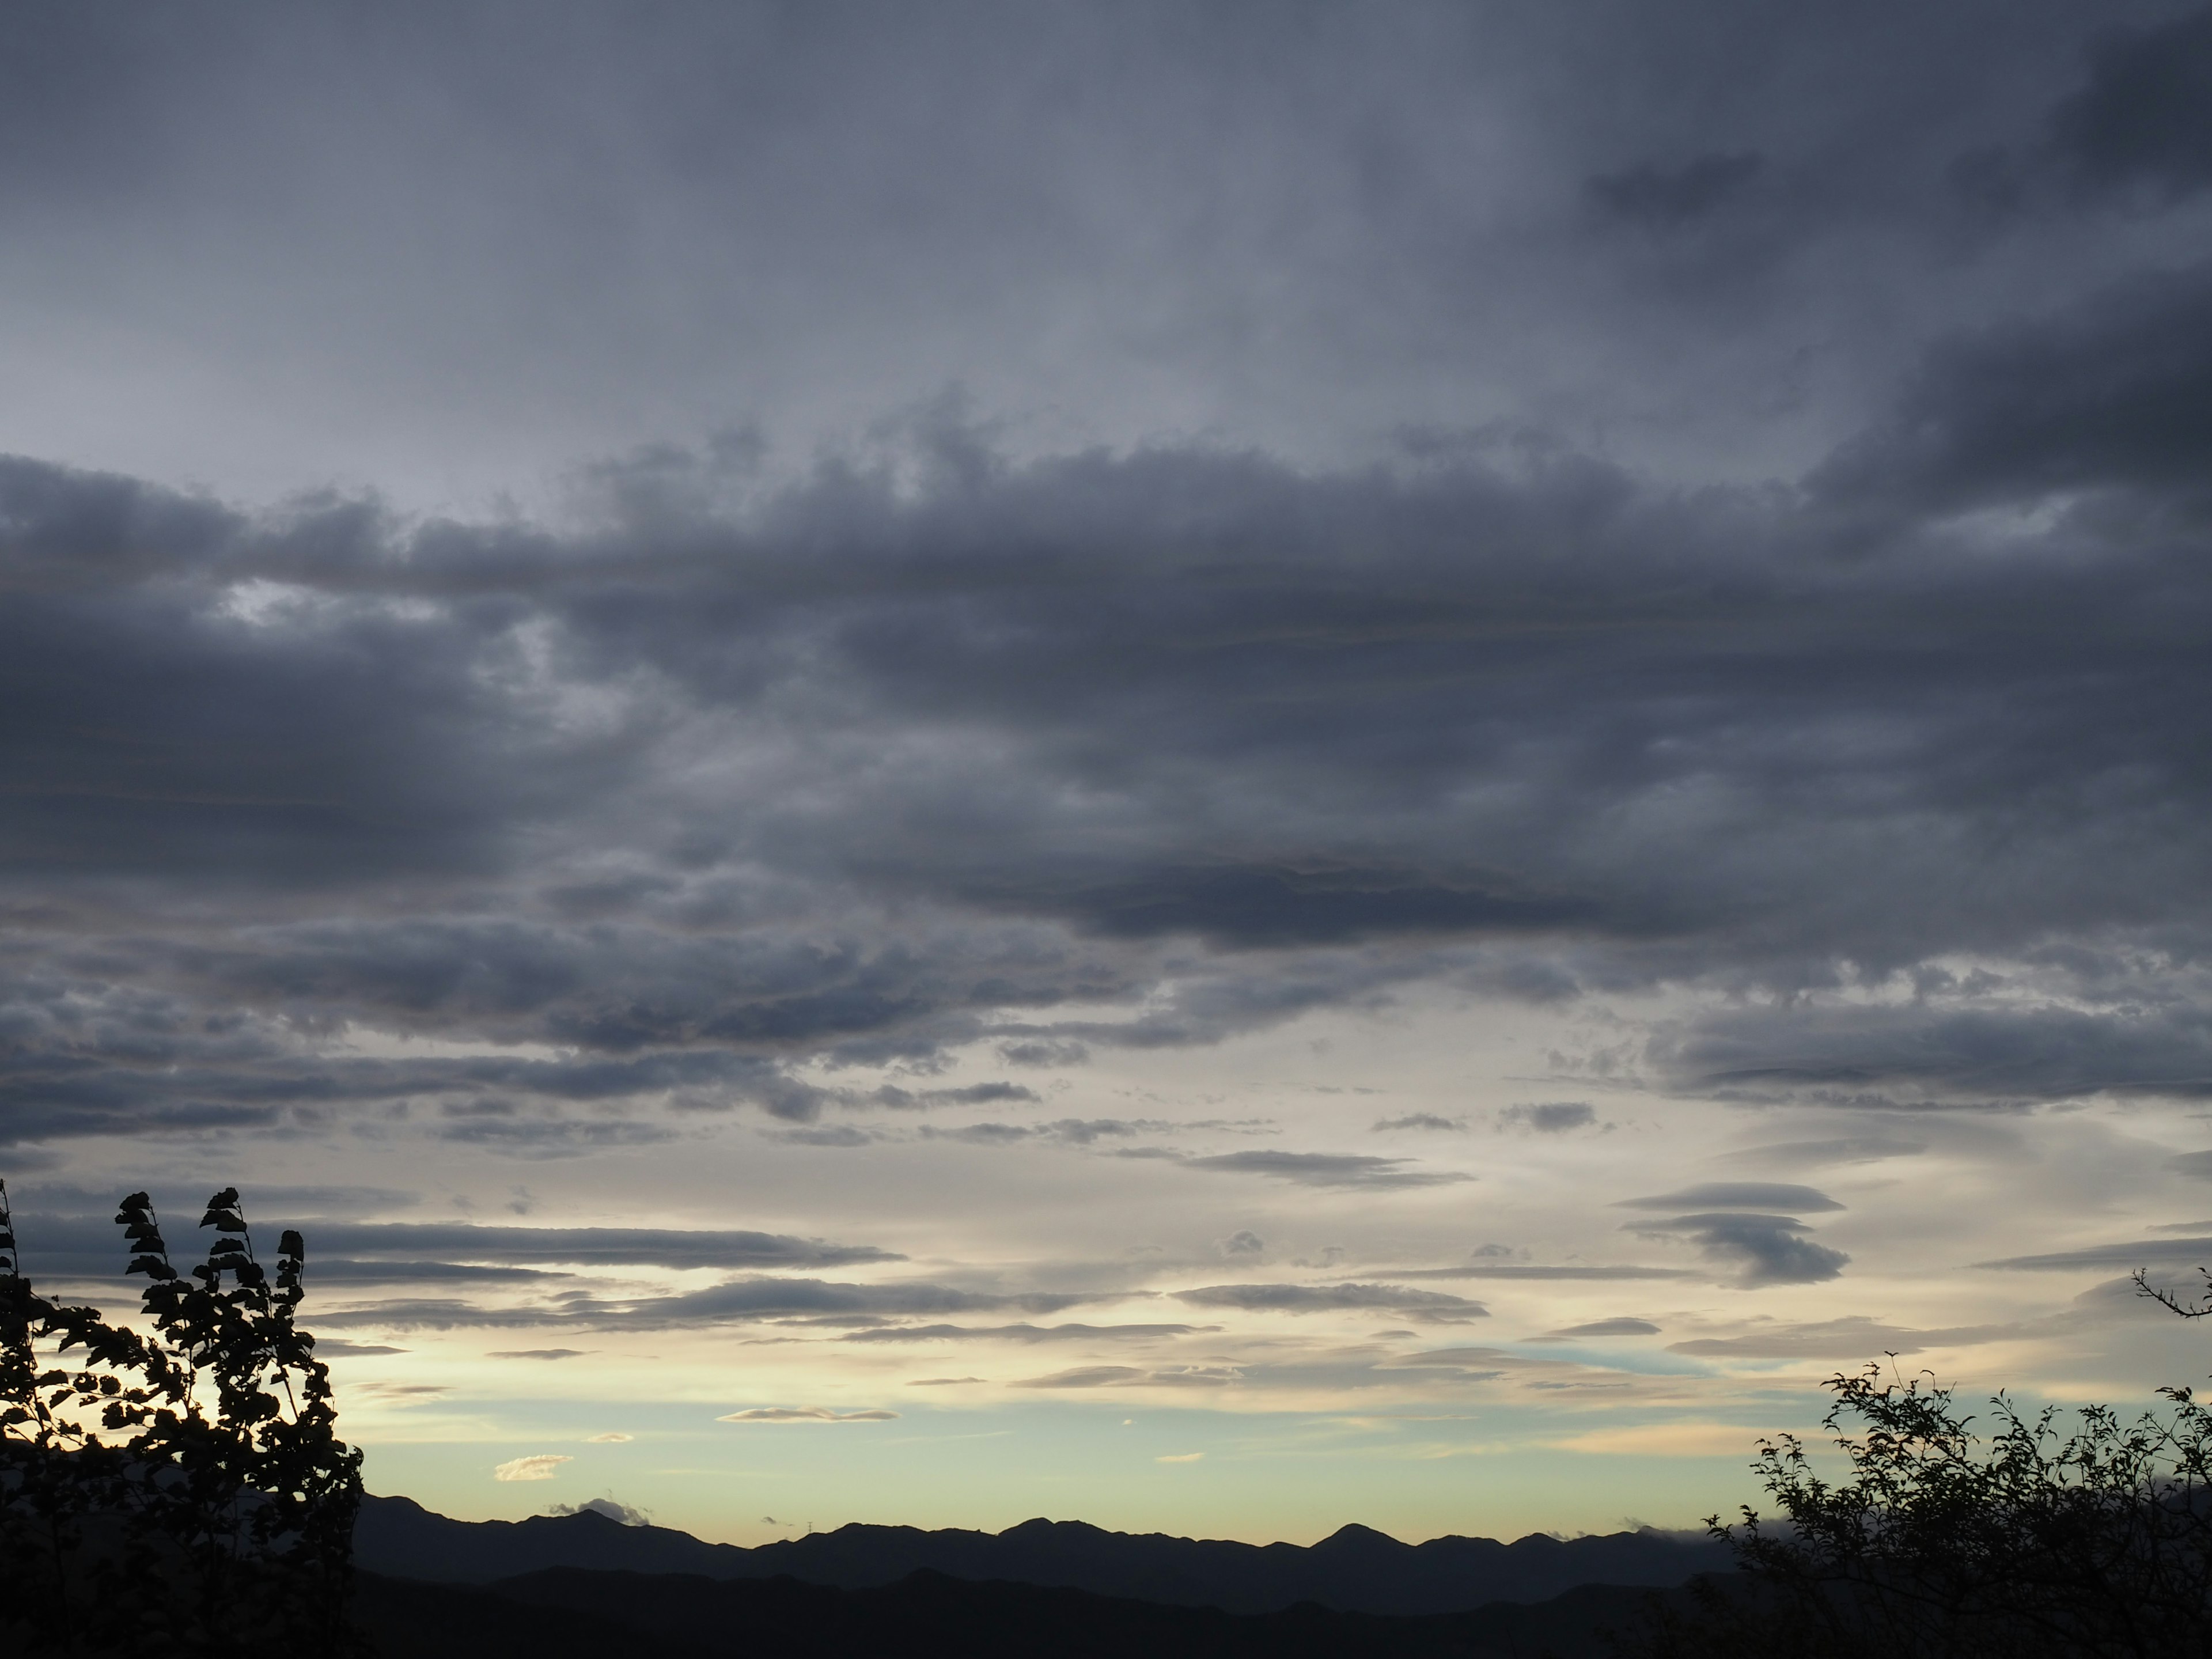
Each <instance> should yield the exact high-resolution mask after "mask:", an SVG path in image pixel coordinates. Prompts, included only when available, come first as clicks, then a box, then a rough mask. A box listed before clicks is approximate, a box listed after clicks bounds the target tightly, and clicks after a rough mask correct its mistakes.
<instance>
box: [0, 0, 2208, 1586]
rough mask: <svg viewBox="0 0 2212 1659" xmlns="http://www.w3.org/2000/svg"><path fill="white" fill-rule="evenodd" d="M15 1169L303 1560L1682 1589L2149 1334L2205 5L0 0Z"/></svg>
mask: <svg viewBox="0 0 2212 1659" xmlns="http://www.w3.org/2000/svg"><path fill="white" fill-rule="evenodd" d="M0 227H4V234H0V456H4V459H0V711H4V712H0V779H4V783H3V784H0V927H4V929H5V950H4V952H0V1176H4V1178H5V1179H6V1180H7V1182H8V1185H9V1193H10V1195H11V1197H12V1198H13V1200H14V1202H15V1213H16V1217H17V1224H18V1225H17V1229H16V1231H17V1233H18V1236H19V1238H20V1240H21V1247H22V1254H23V1263H24V1267H25V1270H26V1271H27V1273H31V1274H32V1275H33V1278H34V1279H36V1280H37V1281H38V1282H40V1283H41V1284H42V1285H47V1286H50V1287H52V1288H54V1289H57V1290H60V1289H67V1290H69V1291H71V1292H72V1293H77V1292H82V1294H84V1295H86V1296H88V1297H93V1298H94V1299H104V1301H105V1302H106V1304H107V1305H109V1306H110V1307H111V1308H113V1307H116V1306H120V1305H125V1304H126V1303H127V1298H128V1295H129V1292H128V1291H127V1289H126V1288H125V1285H124V1281H123V1280H122V1279H121V1275H120V1271H119V1270H120V1268H121V1267H122V1265H123V1261H124V1259H125V1258H124V1256H123V1255H122V1253H121V1250H120V1247H119V1240H118V1236H117V1234H116V1232H115V1230H114V1229H113V1228H112V1225H111V1224H110V1221H109V1217H110V1216H111V1215H112V1203H113V1200H115V1199H116V1198H117V1197H118V1196H119V1195H121V1194H123V1193H125V1192H127V1191H131V1190H134V1189H138V1188H146V1189H149V1190H150V1191H151V1192H152V1193H153V1194H154V1196H155V1200H156V1202H157V1203H158V1204H159V1205H160V1206H161V1207H162V1212H163V1213H164V1215H165V1216H167V1217H168V1218H170V1219H171V1234H172V1239H173V1242H174V1240H175V1239H177V1238H178V1237H180V1236H185V1235H189V1233H190V1231H191V1228H190V1225H189V1223H190V1220H191V1213H190V1212H196V1211H197V1206H198V1203H199V1200H201V1199H202V1198H203V1197H204V1195H205V1194H207V1193H208V1192H209V1191H211V1190H213V1189H215V1188H219V1187H222V1186H228V1185H232V1184H235V1185H237V1186H238V1187H239V1188H240V1189H241V1190H242V1191H243V1193H244V1194H245V1201H246V1206H247V1214H248V1218H249V1219H250V1220H251V1221H252V1222H253V1223H254V1225H255V1226H256V1230H257V1232H258V1233H259V1234H261V1235H264V1236H267V1235H270V1234H272V1233H273V1231H275V1230H276V1229H277V1228H281V1227H284V1226H297V1227H299V1228H301V1230H302V1231H304V1232H305V1233H306V1235H307V1244H308V1251H309V1263H310V1267H309V1277H308V1283H309V1287H310V1296H309V1300H308V1302H307V1305H306V1308H305V1309H304V1310H303V1321H304V1322H305V1323H306V1324H307V1326H308V1328H311V1329H313V1330H314V1331H316V1332H317V1333H319V1335H320V1336H321V1338H322V1348H321V1352H323V1353H324V1354H325V1356H326V1357H328V1358H330V1360H331V1364H332V1366H333V1369H334V1372H335V1375H336V1376H337V1383H338V1389H339V1394H338V1398H339V1402H340V1407H341V1413H342V1416H341V1424H342V1427H343V1431H344V1432H346V1433H347V1434H348V1435H349V1437H352V1438H354V1439H355V1440H356V1441H357V1442H358V1443H361V1444H362V1445H363V1446H364V1447H365V1448H366V1449H367V1454H368V1463H367V1475H368V1484H369V1486H370V1489H371V1490H372V1491H376V1492H404V1493H406V1494H408V1495H410V1496H412V1497H415V1498H418V1499H420V1500H421V1501H422V1502H424V1503H426V1504H429V1505H430V1506H431V1507H433V1508H435V1509H439V1510H443V1511H444V1512H447V1513H448V1514H453V1515H456V1516H464V1517H467V1518H471V1519H475V1518H484V1517H492V1516H499V1517H507V1518H513V1517H519V1516H526V1515H530V1514H533V1513H539V1512H544V1511H546V1510H550V1509H552V1508H555V1507H556V1506H560V1505H564V1504H565V1505H573V1504H578V1503H581V1502H585V1501H588V1500H590V1499H592V1498H607V1499H611V1500H613V1501H614V1502H617V1503H619V1504H624V1505H628V1506H630V1507H634V1508H636V1509H640V1510H644V1511H646V1512H647V1513H648V1514H650V1515H651V1516H653V1518H654V1519H656V1520H658V1521H660V1522H665V1523H666V1524H671V1525H676V1526H681V1527H684V1528H688V1529H690V1530H691V1531H694V1532H696V1533H698V1534H700V1535H702V1536H705V1537H709V1538H714V1539H723V1540H729V1541H735V1542H739V1543H758V1542H763V1541H767V1540H769V1539H772V1538H776V1537H784V1536H789V1535H791V1534H793V1532H795V1531H799V1530H803V1529H805V1528H808V1527H814V1528H829V1527H833V1526H836V1525H838V1524H842V1523H843V1522H852V1521H868V1522H903V1523H908V1524H913V1525H919V1526H928V1527H935V1526H954V1525H957V1526H971V1527H986V1528H992V1529H997V1528H1004V1527H1007V1526H1011V1525H1013V1524H1015V1523H1017V1522H1020V1521H1022V1520H1024V1519H1026V1518H1029V1517H1030V1516H1038V1515H1044V1516H1053V1517H1054V1518H1063V1519H1066V1518H1075V1519H1083V1520H1087V1521H1091V1522H1096V1523H1098V1524H1101V1525H1105V1526H1111V1527H1115V1528H1123V1529H1129V1530H1145V1531H1152V1530H1157V1531H1165V1532H1170V1533H1177V1534H1194V1535H1206V1536H1217V1537H1236V1538H1245V1539H1250V1540H1255V1541H1267V1540H1273V1539H1289V1540H1291V1541H1297V1542H1307V1541H1311V1540H1313V1539H1315V1538H1318V1537H1320V1536H1322V1535H1324V1534H1327V1533H1328V1532H1330V1531H1333V1530H1334V1529H1335V1528H1337V1527H1338V1526H1340V1525H1342V1524H1344V1523H1346V1522H1361V1523H1364V1524H1366V1525H1370V1526H1373V1527H1376V1528H1381V1529H1383V1530H1384V1531H1387V1532H1389V1533H1392V1534H1395V1535H1396V1536H1399V1537H1402V1538H1407V1539H1420V1538H1425V1537H1430V1536H1434V1535H1437V1534H1445V1533H1467V1534H1492V1535H1500V1536H1505V1537H1513V1536H1518V1535H1520V1534H1524V1533H1527V1532H1530V1531H1534V1530H1539V1529H1549V1530H1556V1531H1562V1532H1575V1531H1581V1530H1607V1529H1611V1528H1616V1527H1619V1526H1621V1525H1623V1524H1636V1523H1648V1524H1652V1525H1658V1526H1666V1527H1680V1526H1690V1525H1694V1524H1695V1523H1696V1522H1698V1520H1699V1518H1700V1517H1702V1516H1705V1515H1706V1514H1708V1513H1711V1512H1712V1511H1714V1510H1732V1509H1733V1507H1734V1506H1735V1504H1738V1503H1741V1502H1743V1501H1747V1500H1749V1499H1753V1498H1757V1497H1758V1495H1759V1494H1758V1492H1757V1489H1756V1486H1755V1482H1754V1480H1753V1477H1752V1475H1751V1474H1750V1473H1749V1471H1748V1469H1747V1463H1748V1462H1749V1460H1750V1458H1751V1456H1752V1455H1753V1450H1754V1445H1755V1443H1756V1441H1757V1439H1758V1438H1759V1436H1760V1435H1762V1434H1767V1433H1772V1432H1776V1431H1787V1430H1795V1431H1807V1430H1811V1429H1814V1428H1815V1427H1816V1425H1817V1424H1818V1421H1819V1419H1820V1414H1821V1412H1822V1410H1823V1408H1824V1396H1823V1395H1822V1392H1821V1389H1820V1381H1821V1379H1822V1378H1823V1377H1825V1376H1831V1375H1832V1374H1834V1373H1835V1372H1837V1371H1838V1370H1852V1369H1857V1367H1859V1366H1861V1365H1862V1364H1865V1363H1868V1362H1869V1361H1875V1360H1878V1359H1881V1357H1882V1356H1883V1355H1884V1354H1886V1353H1888V1354H1894V1355H1896V1356H1897V1358H1896V1361H1895V1363H1896V1364H1898V1365H1899V1367H1901V1368H1902V1369H1903V1370H1905V1372H1907V1373H1911V1372H1915V1371H1917V1370H1921V1369H1923V1368H1924V1369H1926V1370H1928V1371H1929V1372H1931V1373H1932V1374H1933V1375H1934V1376H1936V1377H1937V1378H1938V1379H1940V1380H1942V1381H1943V1382H1946V1383H1956V1384H1957V1385H1958V1386H1959V1387H1960V1389H1961V1392H1962V1394H1964V1395H1966V1397H1969V1398H1977V1399H1978V1398H1979V1397H1981V1396H1982V1395H1986V1394H1987V1393H1988V1392H1989V1391H1990V1390H1991V1389H1996V1388H1998V1387H2004V1388H2007V1389H2010V1390H2011V1391H2012V1394H2013V1395H2014V1397H2015V1398H2017V1399H2020V1400H2022V1401H2028V1402H2031V1403H2033V1402H2036V1401H2058V1402H2062V1403H2065V1402H2081V1401H2112V1402H2114V1403H2117V1404H2120V1405H2122V1406H2124V1407H2130V1408H2133V1407H2136V1406H2139V1405H2142V1404H2146V1403H2148V1402H2149V1401H2150V1400H2151V1396H2152V1390H2153V1389H2154V1388H2155V1387H2156V1386H2158V1385H2160V1384H2165V1383H2190V1382H2194V1381H2197V1380H2198V1379H2199V1378H2201V1377H2202V1376H2203V1373H2204V1372H2205V1371H2206V1370H2207V1369H2208V1367H2212V1360H2209V1359H2208V1353H2212V1349H2208V1346H2207V1341H2206V1333H2205V1331H2204V1330H2203V1328H2201V1327H2197V1326H2191V1325H2189V1324H2186V1323H2185V1322H2181V1321H2179V1320H2175V1319H2173V1318H2172V1316H2169V1315H2167V1314H2166V1313H2164V1312H2162V1311H2161V1310H2159V1309H2157V1308H2156V1307H2155V1306H2154V1305H2152V1304H2149V1303H2147V1302H2145V1301H2144V1300H2142V1298H2141V1297H2139V1296H2137V1295H2136V1291H2135V1286H2134V1285H2133V1284H2132V1283H2131V1281H2130V1274H2131V1273H2133V1272H2135V1271H2136V1270H2137V1269H2144V1270H2147V1271H2148V1273H2150V1274H2151V1275H2152V1277H2153V1279H2154V1282H2156V1283H2159V1284H2162V1285H2172V1286H2176V1287H2179V1288H2180V1289H2181V1290H2183V1291H2189V1290H2190V1289H2191V1287H2193V1286H2195V1285H2197V1283H2198V1281H2197V1277H2196V1273H2197V1267H2199V1266H2200V1265H2206V1264H2212V1123H2208V1121H2207V1120H2208V1115H2212V835H2208V833H2207V831H2206V829H2205V823H2206V812H2207V807H2208V805H2209V804H2212V483H2208V480H2212V9H2203V8H2201V7H2194V6H2187V5H2172V4H2163V3H2145V0H2112V3H2107V4H2103V5H2100V6H2098V7H2095V8H2085V7H2081V6H2079V5H2076V4H2070V3H2056V0H2004V3H2002V4H1998V3H1994V0H1990V3H1981V0H1959V3H1953V4H1948V5H1945V6H1942V7H1929V6H1924V5H1905V4H1882V3H1869V4H1855V5H1851V6H1848V7H1845V6H1830V7H1792V8H1778V7H1773V6H1771V5H1765V4H1752V3H1731V0H1695V3H1687V4H1677V5H1670V6H1666V7H1654V6H1649V5H1643V4H1631V3H1626V0H1623V3H1606V0H1577V3H1575V4H1572V5H1559V4H1534V3H1502V0H1500V3H1455V4H1433V5H1432V4H1415V3H1381V0H1378V3H1369V4H1362V5H1352V4H1346V3H1300V0H1268V3H1265V4H1243V3H1235V0H1212V3H1206V4H1203V5H1191V4H1188V3H1173V4H1167V3H1162V4H1147V3H1142V0H1126V3H1113V4H1105V3H1089V4H1073V3H1050V0H1025V3H1020V4H1012V3H1007V4H970V3H960V0H946V3H941V4H935V5H932V6H927V7H919V6H913V5H907V4H891V3H880V4H871V3H840V0H810V3H806V4H803V5H799V4H793V5H775V4H761V3H715V4H678V3H627V4H623V5H619V6H617V5H605V4H601V5H584V4H551V3H543V0H539V3H530V4H520V3H516V4H501V3H489V0H473V3H459V4H456V3H441V4H436V5H410V4H405V3H386V4H378V5H374V6H371V5H366V4H357V5H356V4H343V3H331V4H325V5H316V6H275V5H266V4H261V5H240V4H227V3H206V4H199V5H195V6H192V7H189V8H187V7H158V8H157V7H148V6H143V5H120V4H101V3H85V0H72V3H66V4H64V3H40V0H23V3H19V4H18V5H16V6H15V7H13V8H11V22H10V28H9V38H8V40H6V42H5V43H4V45H0Z"/></svg>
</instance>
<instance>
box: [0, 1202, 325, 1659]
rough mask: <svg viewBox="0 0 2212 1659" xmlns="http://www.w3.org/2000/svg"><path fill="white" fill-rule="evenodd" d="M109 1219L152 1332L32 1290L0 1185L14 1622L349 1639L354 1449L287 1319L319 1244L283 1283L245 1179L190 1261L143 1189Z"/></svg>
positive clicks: (5, 1619)
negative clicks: (179, 1261)
mask: <svg viewBox="0 0 2212 1659" xmlns="http://www.w3.org/2000/svg"><path fill="white" fill-rule="evenodd" d="M116 1221H117V1223H118V1225H120V1226H121V1227H122V1228H123V1231H124V1238H125V1243H126V1244H127V1247H128V1249H129V1253H130V1266H129V1268H128V1272H130V1273H137V1274H143V1275H144V1276H145V1278H146V1279H147V1284H146V1286H145V1288H144V1290H143V1291H142V1293H141V1296H140V1303H141V1311H142V1313H143V1318H144V1322H145V1323H146V1324H147V1325H148V1326H149V1327H150V1331H149V1332H141V1331H139V1330H135V1329H132V1328H130V1327H127V1326H124V1325H120V1324H114V1323H111V1322H108V1321H107V1320H106V1319H105V1318H103V1317H102V1316H101V1315H100V1311H99V1310H97V1309H95V1308H89V1307H82V1306H72V1305H66V1304H58V1303H56V1302H53V1301H51V1300H49V1299H48V1298H47V1297H43V1296H41V1295H40V1294H39V1293H38V1292H37V1291H35V1290H34V1289H33V1287H32V1285H31V1282H30V1280H29V1279H27V1277H25V1276H24V1274H23V1273H22V1272H21V1255H20V1254H19V1251H18V1249H17V1244H16V1239H15V1231H14V1224H13V1220H12V1218H11V1217H10V1215H9V1209H8V1203H7V1189H6V1186H5V1183H0V1583H5V1585H6V1586H7V1587H8V1590H9V1594H8V1595H7V1597H6V1598H5V1601H4V1604H0V1633H4V1632H5V1631H6V1629H7V1628H8V1627H9V1626H13V1629H14V1632H15V1640H16V1641H17V1642H20V1643H21V1644H26V1645H27V1649H28V1650H31V1651H55V1652H70V1653H76V1652H85V1653H99V1652H108V1651H112V1652H118V1653H119V1652H123V1651H125V1650H138V1649H142V1648H143V1649H145V1650H150V1651H158V1652H161V1653H165V1654H170V1653H182V1654H191V1655H207V1656H216V1655H221V1656H223V1659H240V1656H260V1655H264V1654H265V1655H270V1656H276V1655H279V1654H282V1655H284V1656H287V1659H296V1656H300V1655H301V1654H303V1653H304V1654H326V1653H331V1652H333V1651H336V1650H339V1649H341V1648H343V1647H345V1646H346V1645H348V1644H349V1642H350V1639H351V1638H349V1636H348V1634H347V1632H346V1627H345V1624H344V1601H345V1596H346V1591H347V1588H348V1584H349V1577H350V1572H351V1565H352V1549H353V1542H352V1540H353V1522H354V1516H355V1514H356V1510H358V1509H359V1507H360V1503H361V1491H362V1485H361V1454H360V1453H359V1452H358V1451H356V1450H354V1449H351V1448H349V1447H348V1446H346V1445H345V1444H344V1443H343V1442H341V1441H340V1440H339V1439H338V1437H337V1411H336V1408H335V1407H334V1406H333V1405H332V1403H331V1385H330V1372H329V1368H328V1367H327V1366H325V1365H324V1364H323V1363H322V1362H321V1361H319V1360H318V1359H317V1358H315V1357H314V1339H313V1337H312V1336H311V1335H309V1334H307V1332H305V1331H302V1330H301V1329H300V1328H298V1327H297V1325H296V1324H295V1320H294V1316H295V1311H296V1310H297V1309H298V1307H299V1304H300V1302H301V1297H303V1295H304V1294H305V1291H304V1286H303V1284H302V1274H303V1271H304V1267H305V1262H306V1255H307V1249H306V1245H305V1243H303V1241H302V1240H301V1237H300V1235H299V1234H297V1233H296V1232H287V1233H285V1234H284V1235H283V1237H282V1238H281V1240H280V1241H279V1243H278V1244H277V1250H276V1272H275V1274H274V1276H273V1277H272V1276H271V1275H270V1273H269V1272H268V1270H267V1269H266V1268H265V1267H264V1266H263V1264H262V1262H261V1261H260V1260H259V1258H258V1256H257V1255H256V1253H255V1250H254V1246H253V1237H252V1231H250V1230H249V1228H248V1227H247V1225H246V1215H245V1212H244V1210H243V1208H242V1207H241V1206H240V1202H239V1197H238V1192H237V1189H236V1188H225V1189H224V1190H223V1191H222V1192H219V1193H217V1194H215V1196H214V1197H212V1198H210V1200H208V1204H207V1209H206V1212H205V1213H204V1215H203V1216H202V1217H201V1218H200V1225H201V1226H202V1227H204V1228H210V1229H212V1230H213V1232H214V1237H213V1240H212V1242H211V1243H210V1245H209V1247H208V1249H207V1254H206V1257H205V1259H204V1261H201V1262H199V1263H197V1264H196V1265H194V1266H192V1267H191V1268H190V1269H189V1270H187V1271H185V1272H183V1273H179V1271H178V1270H177V1269H176V1267H174V1266H173V1264H172V1263H171V1261H170V1259H169V1248H168V1245H167V1242H166V1241H165V1240H164V1239H163V1238H162V1237H161V1225H160V1221H159V1218H157V1217H156V1215H155V1211H154V1206H153V1203H152V1201H151V1200H149V1198H148V1197H147V1195H146V1194H143V1193H133V1194H131V1196H130V1197H128V1198H126V1199H125V1200H123V1203H122V1206H121V1209H120V1212H119V1213H118V1215H117V1216H116ZM42 1358H47V1359H49V1363H44V1364H42Z"/></svg>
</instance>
